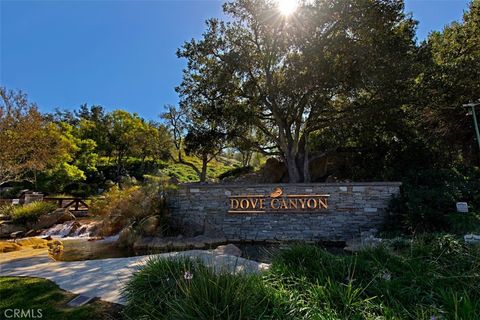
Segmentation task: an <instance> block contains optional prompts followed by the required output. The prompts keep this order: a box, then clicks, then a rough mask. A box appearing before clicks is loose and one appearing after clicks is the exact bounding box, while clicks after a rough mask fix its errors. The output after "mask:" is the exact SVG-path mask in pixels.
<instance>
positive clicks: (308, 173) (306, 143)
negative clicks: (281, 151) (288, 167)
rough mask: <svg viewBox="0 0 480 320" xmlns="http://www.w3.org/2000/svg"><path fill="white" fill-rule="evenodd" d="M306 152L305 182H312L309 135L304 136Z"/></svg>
mask: <svg viewBox="0 0 480 320" xmlns="http://www.w3.org/2000/svg"><path fill="white" fill-rule="evenodd" d="M303 146H304V151H303V182H310V179H311V178H310V167H309V165H310V160H309V155H308V133H305V136H304V145H303Z"/></svg>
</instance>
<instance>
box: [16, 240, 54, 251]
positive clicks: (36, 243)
mask: <svg viewBox="0 0 480 320" xmlns="http://www.w3.org/2000/svg"><path fill="white" fill-rule="evenodd" d="M16 243H17V244H18V245H20V246H22V247H32V248H33V249H41V248H46V247H47V246H48V241H47V240H44V239H41V238H23V239H18V240H17V241H16Z"/></svg>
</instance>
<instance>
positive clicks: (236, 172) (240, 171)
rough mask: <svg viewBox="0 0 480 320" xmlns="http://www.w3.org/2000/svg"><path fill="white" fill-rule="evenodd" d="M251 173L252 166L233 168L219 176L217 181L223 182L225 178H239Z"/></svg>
mask: <svg viewBox="0 0 480 320" xmlns="http://www.w3.org/2000/svg"><path fill="white" fill-rule="evenodd" d="M252 172H253V167H252V166H246V167H235V168H233V169H230V170H228V171H225V172H224V173H222V174H221V175H219V176H218V179H220V180H223V179H225V178H236V177H239V176H242V175H244V174H247V173H252Z"/></svg>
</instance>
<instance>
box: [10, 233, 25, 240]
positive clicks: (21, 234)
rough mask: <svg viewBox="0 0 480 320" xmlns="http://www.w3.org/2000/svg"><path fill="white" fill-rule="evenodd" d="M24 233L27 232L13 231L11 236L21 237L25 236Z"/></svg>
mask: <svg viewBox="0 0 480 320" xmlns="http://www.w3.org/2000/svg"><path fill="white" fill-rule="evenodd" d="M24 233H25V232H24V231H15V232H12V233H10V238H12V239H16V238H20V237H21V236H23V234H24Z"/></svg>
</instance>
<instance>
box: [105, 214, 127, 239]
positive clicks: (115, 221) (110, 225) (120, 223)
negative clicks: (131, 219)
mask: <svg viewBox="0 0 480 320" xmlns="http://www.w3.org/2000/svg"><path fill="white" fill-rule="evenodd" d="M127 225H128V219H127V218H126V217H123V216H120V215H111V216H109V217H107V218H106V219H105V220H104V221H103V222H102V225H101V227H100V230H99V232H98V233H99V235H101V236H104V237H108V236H113V235H115V234H117V233H119V232H120V231H121V230H122V229H123V228H125V227H126V226H127Z"/></svg>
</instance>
